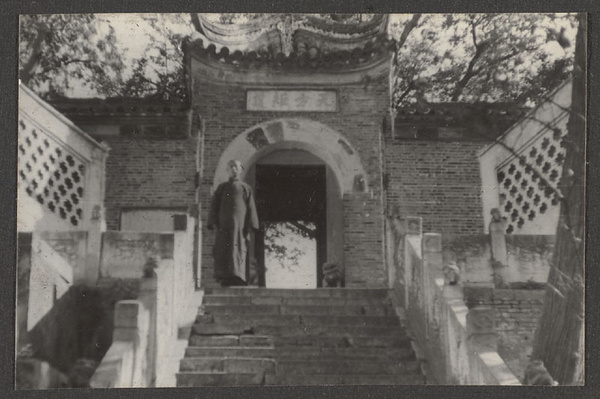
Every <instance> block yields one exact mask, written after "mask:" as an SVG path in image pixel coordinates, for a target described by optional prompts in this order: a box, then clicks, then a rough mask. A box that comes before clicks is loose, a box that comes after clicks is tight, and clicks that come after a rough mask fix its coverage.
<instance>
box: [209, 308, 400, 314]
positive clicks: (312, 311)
mask: <svg viewBox="0 0 600 399" xmlns="http://www.w3.org/2000/svg"><path fill="white" fill-rule="evenodd" d="M202 308H203V312H204V313H211V314H271V315H276V314H283V315H307V316H309V315H312V316H393V315H395V313H394V309H393V308H392V307H391V306H371V305H352V306H350V305H347V306H324V305H322V306H318V305H203V307H202Z"/></svg>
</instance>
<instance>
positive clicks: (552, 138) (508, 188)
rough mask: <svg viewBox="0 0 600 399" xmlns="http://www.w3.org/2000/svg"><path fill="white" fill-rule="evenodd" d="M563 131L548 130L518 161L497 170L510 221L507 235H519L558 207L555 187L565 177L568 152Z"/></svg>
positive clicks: (502, 207) (513, 160) (504, 209)
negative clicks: (529, 225)
mask: <svg viewBox="0 0 600 399" xmlns="http://www.w3.org/2000/svg"><path fill="white" fill-rule="evenodd" d="M564 135H565V132H562V131H561V130H560V129H555V130H546V131H545V132H544V133H542V134H541V135H540V136H538V138H537V139H536V140H535V141H534V142H533V143H532V144H531V145H530V146H527V147H525V148H524V149H522V150H520V155H519V156H518V157H513V158H512V159H510V160H509V161H508V162H506V163H504V164H502V165H501V166H499V167H498V168H497V169H496V173H497V177H498V184H499V195H500V210H501V211H502V212H503V213H504V215H505V216H506V217H507V227H506V233H507V234H510V233H519V230H521V229H522V228H524V227H527V225H528V224H530V223H531V222H533V221H534V220H535V219H536V218H539V217H543V215H544V214H546V213H549V212H550V211H551V210H552V209H553V208H555V207H558V206H559V200H558V197H557V195H556V191H555V189H556V187H557V184H558V181H559V179H560V176H561V175H562V165H563V163H564V160H565V148H564V146H563V145H562V138H563V137H564Z"/></svg>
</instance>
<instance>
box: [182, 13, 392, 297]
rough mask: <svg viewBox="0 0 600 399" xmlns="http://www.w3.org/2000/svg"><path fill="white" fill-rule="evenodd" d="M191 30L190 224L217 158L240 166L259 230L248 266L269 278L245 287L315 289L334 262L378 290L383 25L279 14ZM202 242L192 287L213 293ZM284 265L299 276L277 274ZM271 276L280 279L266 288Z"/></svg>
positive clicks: (220, 172)
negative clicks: (197, 134)
mask: <svg viewBox="0 0 600 399" xmlns="http://www.w3.org/2000/svg"><path fill="white" fill-rule="evenodd" d="M196 22H197V24H196V25H197V26H196V27H197V29H198V32H199V33H198V38H196V40H194V41H191V42H189V43H188V44H187V46H186V47H185V51H186V55H187V60H188V70H189V71H190V72H191V77H192V79H191V82H192V87H191V89H192V96H191V98H192V101H193V104H192V106H193V109H194V110H195V112H196V113H197V116H198V117H199V118H200V119H201V120H202V122H203V123H202V126H203V129H202V134H201V138H202V140H201V147H202V148H201V150H200V156H199V162H200V165H199V166H200V170H201V171H202V179H201V184H200V187H199V190H198V199H199V202H200V204H201V215H200V218H201V219H205V217H206V214H207V211H208V204H209V203H210V197H211V194H212V192H213V190H214V188H215V187H216V186H217V185H218V184H219V183H220V182H222V181H224V180H226V179H227V173H226V164H227V161H229V160H231V159H238V160H240V161H242V162H243V163H244V164H245V165H246V173H245V176H243V178H244V180H245V181H246V182H248V183H250V184H251V185H252V186H253V187H254V189H255V194H256V199H257V207H258V212H259V218H260V219H261V221H262V222H263V229H262V231H261V232H260V233H258V234H256V235H255V237H254V243H253V244H252V245H251V251H250V252H251V254H250V255H251V256H250V260H249V262H253V263H254V264H256V265H257V267H256V269H258V270H262V268H261V266H263V265H266V267H267V272H266V273H265V279H264V280H263V279H262V278H261V279H258V280H259V281H253V283H254V284H257V283H258V284H260V285H263V284H266V286H267V287H269V286H271V287H274V286H277V283H276V281H275V280H277V279H279V280H280V283H281V280H285V281H293V283H294V284H295V285H294V286H300V287H307V288H310V287H319V286H321V284H322V277H323V276H322V270H321V269H322V266H323V264H324V263H326V262H329V263H336V264H338V265H340V266H343V268H344V269H345V286H346V287H385V286H387V272H386V269H385V264H384V258H385V257H384V253H383V252H384V211H383V209H384V190H383V184H382V182H383V176H384V174H383V165H384V162H383V155H382V141H383V137H382V122H383V120H384V118H385V117H386V115H387V114H388V112H389V83H388V77H389V68H390V52H389V49H390V42H389V41H388V40H387V38H386V26H387V17H384V16H374V17H372V18H371V19H367V20H365V21H360V22H357V23H355V24H347V23H341V22H336V21H327V20H321V19H319V18H314V17H313V16H310V15H308V16H302V17H297V16H294V17H293V18H292V17H290V16H283V17H282V19H281V20H280V19H278V18H275V19H268V18H267V19H266V20H257V21H251V22H249V23H248V24H246V25H241V26H227V29H222V27H220V25H219V24H218V23H217V24H215V23H211V22H210V21H208V20H207V19H206V17H203V16H199V17H198V19H197V21H196ZM202 237H203V238H202V254H201V256H202V258H201V264H202V269H203V270H202V279H201V283H202V284H203V285H211V284H214V282H213V281H212V264H213V261H212V257H211V252H212V243H213V240H214V236H213V232H210V231H207V230H203V231H202ZM282 237H283V239H285V240H287V241H286V242H281V241H277V240H279V239H282ZM307 239H308V241H307ZM292 242H296V244H297V245H296V244H293V243H292ZM294 245H296V246H294ZM284 247H285V248H284ZM282 248H284V249H282ZM306 254H308V255H306ZM284 255H285V256H284ZM304 255H306V256H307V257H303V256H304ZM269 257H271V259H269ZM290 258H291V259H292V261H293V262H295V263H297V264H298V266H299V269H298V268H296V269H294V268H293V267H281V264H284V263H285V259H288V260H289V259H290ZM278 269H281V270H283V271H287V272H288V274H287V275H284V276H279V277H277V278H273V279H272V280H270V277H273V276H270V273H271V272H273V271H274V270H278ZM259 274H260V273H259ZM284 274H285V273H284ZM251 277H252V276H249V278H250V279H252V278H251ZM304 277H306V278H307V279H308V280H310V282H309V283H306V282H304V281H305V280H302V279H303V278H304ZM308 280H306V281H308ZM286 284H287V283H286ZM286 284H283V283H282V285H283V286H286ZM287 286H290V285H289V284H288V285H287Z"/></svg>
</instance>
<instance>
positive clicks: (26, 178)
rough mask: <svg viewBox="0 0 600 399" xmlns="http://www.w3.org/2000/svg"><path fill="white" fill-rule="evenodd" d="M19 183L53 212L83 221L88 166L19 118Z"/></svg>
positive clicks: (75, 224) (64, 147) (72, 219)
mask: <svg viewBox="0 0 600 399" xmlns="http://www.w3.org/2000/svg"><path fill="white" fill-rule="evenodd" d="M18 141H19V147H18V151H19V153H18V157H19V177H18V184H19V186H22V185H24V187H25V191H26V192H27V194H28V195H29V196H31V197H32V198H34V199H35V200H36V201H37V202H39V203H40V204H42V205H44V206H45V207H46V208H47V209H48V210H49V211H50V212H52V213H54V214H56V215H57V216H59V217H60V218H61V219H63V220H65V221H67V222H69V223H70V224H71V225H73V226H78V225H80V224H81V221H82V218H83V210H82V207H81V205H82V201H83V194H84V190H85V169H86V165H85V164H84V163H83V162H82V161H81V160H80V158H79V157H78V156H77V155H76V154H75V153H73V152H71V151H69V149H68V148H67V147H66V146H64V145H62V144H61V143H59V142H57V141H56V140H55V139H53V138H52V137H50V135H49V134H48V133H46V132H44V131H43V130H42V129H39V128H36V127H34V126H33V125H32V123H31V121H29V120H27V119H25V118H20V120H19V140H18Z"/></svg>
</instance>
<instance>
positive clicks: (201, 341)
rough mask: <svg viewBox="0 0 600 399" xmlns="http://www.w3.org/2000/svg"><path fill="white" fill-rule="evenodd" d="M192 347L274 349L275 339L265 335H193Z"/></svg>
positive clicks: (191, 339)
mask: <svg viewBox="0 0 600 399" xmlns="http://www.w3.org/2000/svg"><path fill="white" fill-rule="evenodd" d="M189 345H190V346H211V347H224V346H225V347H231V346H239V347H261V348H271V347H273V338H272V337H269V336H265V335H254V334H248V335H239V334H238V335H192V336H190V340H189Z"/></svg>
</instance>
